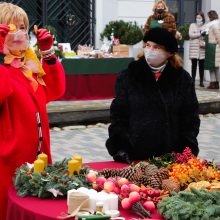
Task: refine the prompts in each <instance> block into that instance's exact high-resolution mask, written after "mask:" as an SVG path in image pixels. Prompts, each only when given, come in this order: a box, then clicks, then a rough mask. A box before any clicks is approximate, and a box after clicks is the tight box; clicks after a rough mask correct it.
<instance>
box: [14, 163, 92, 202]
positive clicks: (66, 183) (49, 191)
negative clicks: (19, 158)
mask: <svg viewBox="0 0 220 220" xmlns="http://www.w3.org/2000/svg"><path fill="white" fill-rule="evenodd" d="M68 161H69V159H63V160H62V161H61V162H56V163H54V164H51V165H48V167H47V168H46V169H45V170H44V171H43V172H41V173H35V172H33V168H30V167H29V166H28V165H22V166H21V167H19V168H17V170H16V175H15V178H14V186H15V189H16V190H17V194H18V195H19V196H21V197H25V196H35V197H39V198H59V197H64V196H66V195H67V191H68V190H70V189H78V188H79V187H86V188H92V186H91V184H90V183H89V182H88V181H87V179H86V177H85V174H87V173H88V172H89V170H90V168H89V167H88V166H83V167H82V169H81V171H80V173H79V175H73V176H69V174H68V166H67V163H68Z"/></svg>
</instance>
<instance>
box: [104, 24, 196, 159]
mask: <svg viewBox="0 0 220 220" xmlns="http://www.w3.org/2000/svg"><path fill="white" fill-rule="evenodd" d="M143 41H144V42H145V45H146V46H145V48H144V56H143V57H141V58H140V59H139V60H137V61H133V62H131V63H130V64H129V66H128V68H127V69H126V70H124V71H122V72H121V73H119V75H118V78H117V81H116V87H115V90H116V97H115V98H114V100H113V101H112V103H111V107H110V119H111V124H110V126H109V138H108V139H107V141H106V147H107V150H108V152H109V154H110V155H111V156H112V157H113V158H114V160H115V161H118V162H124V163H131V162H132V161H135V160H146V159H149V158H152V157H154V156H155V157H156V156H161V155H163V154H165V153H171V152H173V151H176V152H182V151H183V150H184V149H185V147H186V146H188V147H190V148H191V150H192V152H193V154H195V155H198V152H199V148H198V142H197V135H198V133H199V127H200V119H199V110H198V100H197V97H196V93H195V87H194V84H193V80H192V78H191V76H190V75H189V73H187V72H186V71H185V70H184V69H183V67H182V62H181V58H180V57H179V56H178V55H177V50H178V44H177V40H176V39H175V36H174V35H173V34H172V33H171V32H169V31H168V30H167V29H165V28H153V29H150V30H149V31H148V32H146V34H145V35H144V38H143Z"/></svg>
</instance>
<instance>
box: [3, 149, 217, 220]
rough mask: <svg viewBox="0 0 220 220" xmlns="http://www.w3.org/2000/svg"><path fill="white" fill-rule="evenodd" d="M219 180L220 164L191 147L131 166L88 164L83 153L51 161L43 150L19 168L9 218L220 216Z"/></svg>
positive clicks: (181, 217)
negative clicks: (31, 162) (195, 153)
mask: <svg viewBox="0 0 220 220" xmlns="http://www.w3.org/2000/svg"><path fill="white" fill-rule="evenodd" d="M219 181H220V170H219V166H218V165H217V164H215V163H214V161H207V160H201V159H200V158H198V157H196V156H194V155H193V154H192V152H191V150H190V148H188V147H186V148H185V150H184V151H183V152H182V153H175V152H173V153H168V154H165V155H162V156H160V157H155V158H152V159H149V160H147V161H137V162H133V163H132V164H131V165H128V164H123V163H117V162H94V163H88V164H83V163H82V157H81V156H79V155H75V156H73V157H72V158H70V159H66V158H64V160H62V161H58V162H55V163H54V164H50V165H48V163H47V155H45V154H44V153H42V154H39V155H38V159H37V160H35V161H34V164H24V165H22V166H21V167H19V168H17V170H16V176H15V179H14V186H12V187H11V188H10V189H9V192H8V196H9V198H8V209H7V220H11V219H16V220H29V219H30V220H31V219H35V220H54V219H57V218H63V219H67V218H72V219H73V216H78V218H79V219H81V217H82V216H84V215H83V214H82V212H83V211H85V208H86V212H87V214H86V216H87V217H88V218H86V219H96V217H97V216H100V215H101V216H105V219H110V214H111V216H113V214H114V215H115V214H116V213H117V216H116V217H121V218H120V219H132V218H134V219H150V218H151V219H167V220H173V219H179V220H184V219H191V220H196V219H204V220H205V219H209V220H212V219H213V220H214V219H215V220H217V219H219V217H220V201H219V198H220V182H219ZM15 189H16V190H15ZM36 197H38V198H36ZM100 203H102V204H101V205H100ZM83 208H84V209H83ZM107 213H110V214H107ZM203 216H204V218H203ZM90 217H91V218H90ZM82 218H85V217H82ZM97 219H98V218H97Z"/></svg>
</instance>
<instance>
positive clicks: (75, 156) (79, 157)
mask: <svg viewBox="0 0 220 220" xmlns="http://www.w3.org/2000/svg"><path fill="white" fill-rule="evenodd" d="M73 160H78V161H79V164H80V169H82V157H81V156H80V155H74V156H73Z"/></svg>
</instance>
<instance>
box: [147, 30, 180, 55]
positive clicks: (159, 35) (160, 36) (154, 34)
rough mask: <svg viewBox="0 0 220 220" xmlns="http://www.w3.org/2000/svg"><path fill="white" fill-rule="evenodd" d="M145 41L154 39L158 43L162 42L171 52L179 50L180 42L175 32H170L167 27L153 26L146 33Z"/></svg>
mask: <svg viewBox="0 0 220 220" xmlns="http://www.w3.org/2000/svg"><path fill="white" fill-rule="evenodd" d="M143 41H144V42H145V43H146V42H147V41H152V42H154V43H156V44H160V45H162V46H164V47H165V48H166V50H167V51H168V52H170V53H175V52H177V51H178V43H177V40H176V38H175V36H174V34H173V33H171V32H169V31H168V30H167V29H165V28H159V27H157V28H152V29H150V30H149V31H148V32H146V33H145V35H144V38H143Z"/></svg>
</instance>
